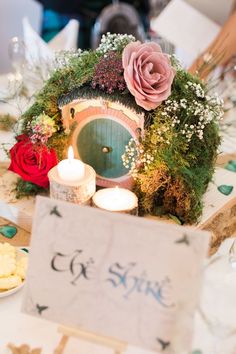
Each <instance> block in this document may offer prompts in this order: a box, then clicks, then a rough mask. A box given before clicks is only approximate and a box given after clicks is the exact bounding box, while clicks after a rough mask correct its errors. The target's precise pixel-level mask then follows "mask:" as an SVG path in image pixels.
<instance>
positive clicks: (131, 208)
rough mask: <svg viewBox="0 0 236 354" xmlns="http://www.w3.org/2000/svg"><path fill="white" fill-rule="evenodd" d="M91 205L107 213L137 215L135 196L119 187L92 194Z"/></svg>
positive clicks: (136, 199)
mask: <svg viewBox="0 0 236 354" xmlns="http://www.w3.org/2000/svg"><path fill="white" fill-rule="evenodd" d="M92 205H93V206H94V207H97V208H100V209H103V210H107V211H113V212H118V213H126V214H131V215H137V214H138V198H137V196H136V195H135V194H134V193H133V192H131V191H130V190H128V189H124V188H119V187H115V188H105V189H100V190H99V191H97V192H96V193H95V194H94V196H93V198H92Z"/></svg>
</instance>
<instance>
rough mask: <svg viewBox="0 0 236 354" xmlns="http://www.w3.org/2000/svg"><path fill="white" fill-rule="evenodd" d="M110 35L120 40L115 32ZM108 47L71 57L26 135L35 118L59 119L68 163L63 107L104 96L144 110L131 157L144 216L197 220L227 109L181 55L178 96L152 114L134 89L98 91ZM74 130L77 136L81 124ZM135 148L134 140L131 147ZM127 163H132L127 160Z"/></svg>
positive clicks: (23, 191) (30, 114) (58, 145)
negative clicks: (141, 134) (184, 63)
mask: <svg viewBox="0 0 236 354" xmlns="http://www.w3.org/2000/svg"><path fill="white" fill-rule="evenodd" d="M109 40H111V41H112V37H111V36H110V39H109ZM131 40H132V39H131V38H128V37H121V38H120V39H119V40H118V41H117V43H116V44H115V45H116V51H117V52H118V53H121V52H122V50H123V48H124V45H126V44H127V43H128V42H130V41H131ZM100 49H101V50H100V51H99V50H97V51H86V52H82V53H81V54H80V55H79V56H71V57H70V58H69V60H68V62H67V64H66V65H64V66H62V67H61V68H60V69H57V70H56V71H55V72H54V73H53V74H52V76H51V77H50V78H49V80H48V81H47V82H46V83H45V86H44V87H43V88H42V90H41V91H40V92H39V93H38V94H37V95H36V100H35V103H34V104H33V105H32V106H31V107H30V108H29V109H28V110H27V111H26V112H25V113H24V114H23V116H22V130H23V132H26V133H27V134H28V133H29V127H30V124H29V122H31V121H32V120H33V119H34V117H37V116H39V115H40V114H42V113H44V114H46V115H48V116H50V117H51V118H53V119H54V120H55V123H56V126H57V127H58V131H57V132H55V133H54V134H53V135H52V136H51V137H50V138H49V140H48V142H47V146H48V147H49V148H54V149H55V150H56V152H57V155H58V158H59V160H61V159H62V158H64V157H65V152H66V150H67V145H68V141H69V139H70V136H69V135H66V134H65V132H64V128H63V125H62V121H61V112H60V108H61V107H63V106H64V105H66V104H68V103H70V102H72V101H73V100H76V99H78V98H81V99H83V98H86V99H93V98H98V97H101V98H103V99H104V100H108V101H113V102H119V103H121V104H123V105H125V106H127V107H129V108H132V109H133V110H134V111H135V112H137V113H144V116H145V134H144V137H140V141H139V145H138V148H137V155H136V156H135V157H134V155H132V154H130V156H131V161H134V163H133V164H134V165H135V166H133V170H132V174H133V176H134V177H135V181H136V183H135V192H136V193H137V195H138V197H139V209H140V214H144V213H150V214H154V215H163V214H167V215H170V216H171V218H172V219H174V220H175V221H176V222H177V221H178V222H179V223H194V222H196V221H197V219H198V218H199V216H200V215H201V212H202V196H203V194H204V193H205V191H206V188H207V185H208V183H209V182H210V181H211V179H212V175H213V172H214V164H215V160H216V156H217V148H218V146H219V143H220V138H219V130H218V123H217V119H218V117H219V116H220V114H221V109H220V104H219V102H218V101H217V99H216V98H212V97H211V96H210V94H209V93H208V89H207V87H206V86H205V85H204V84H203V83H202V82H201V81H200V79H199V78H198V77H197V76H192V75H190V74H189V73H188V72H186V71H184V70H182V69H181V68H180V67H179V64H178V63H177V61H176V60H175V59H173V58H172V63H173V65H174V66H175V68H176V76H175V80H174V82H173V85H172V92H171V95H170V96H169V98H168V100H166V101H165V102H163V103H162V104H161V105H160V106H158V107H157V108H156V109H155V110H154V111H151V112H147V111H145V110H143V109H142V108H141V107H140V106H138V105H137V104H136V102H135V99H134V97H133V96H132V95H131V94H130V93H129V91H128V90H125V91H124V92H122V93H121V92H119V91H118V90H114V92H113V93H111V94H108V93H106V92H104V91H102V90H100V89H98V88H96V89H93V88H92V86H91V81H92V79H93V77H94V72H95V66H96V64H97V63H99V61H100V59H101V58H102V57H103V55H104V53H106V52H107V51H108V50H111V47H109V43H108V42H107V43H105V44H104V45H103V46H102V47H101V48H100ZM70 134H73V128H72V129H71V132H70ZM132 149H133V145H132V144H131V145H130V150H129V152H132V151H133V150H132ZM132 159H133V160H132ZM128 160H129V158H128ZM123 161H124V165H125V166H127V165H128V163H129V162H127V159H126V157H124V158H123ZM137 161H138V162H139V164H138V165H137ZM40 191H41V189H38V187H37V186H35V185H34V184H32V183H29V182H24V181H21V180H20V181H19V182H18V184H17V189H16V193H17V196H18V197H20V196H25V195H32V194H33V195H35V194H37V193H38V192H40Z"/></svg>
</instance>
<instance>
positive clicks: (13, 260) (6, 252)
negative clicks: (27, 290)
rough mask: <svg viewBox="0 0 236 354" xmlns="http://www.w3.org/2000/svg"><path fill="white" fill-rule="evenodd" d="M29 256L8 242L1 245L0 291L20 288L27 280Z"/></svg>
mask: <svg viewBox="0 0 236 354" xmlns="http://www.w3.org/2000/svg"><path fill="white" fill-rule="evenodd" d="M27 266H28V256H27V255H26V254H25V253H23V252H20V251H17V248H16V247H14V246H11V245H10V244H9V243H8V242H4V243H0V291H1V292H2V291H6V290H10V289H13V288H16V287H18V286H19V285H21V284H22V282H23V281H24V279H25V275H26V269H27Z"/></svg>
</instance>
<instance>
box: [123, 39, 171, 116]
mask: <svg viewBox="0 0 236 354" xmlns="http://www.w3.org/2000/svg"><path fill="white" fill-rule="evenodd" d="M122 62H123V68H124V78H125V82H126V84H127V87H128V89H129V91H130V92H131V93H132V95H133V96H134V97H135V101H136V103H137V104H138V105H139V106H141V107H143V108H144V109H146V110H147V111H150V110H151V109H155V108H156V107H157V106H159V105H160V104H161V103H162V101H164V100H166V99H167V98H168V97H169V95H170V93H171V84H172V82H173V79H174V76H175V70H174V69H173V68H172V66H171V63H170V60H169V58H168V56H167V55H166V54H163V53H162V51H161V47H160V46H159V45H158V44H156V43H154V42H149V43H143V44H141V43H140V42H132V43H129V44H128V45H127V46H126V47H125V49H124V51H123V54H122Z"/></svg>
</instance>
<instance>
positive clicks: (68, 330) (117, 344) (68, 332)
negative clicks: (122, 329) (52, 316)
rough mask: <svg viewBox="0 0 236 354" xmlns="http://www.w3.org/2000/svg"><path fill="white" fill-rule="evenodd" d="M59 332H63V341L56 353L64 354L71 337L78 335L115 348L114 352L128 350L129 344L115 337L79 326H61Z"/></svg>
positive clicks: (118, 352)
mask: <svg viewBox="0 0 236 354" xmlns="http://www.w3.org/2000/svg"><path fill="white" fill-rule="evenodd" d="M58 332H60V333H62V335H63V336H62V338H61V341H60V343H59V345H58V347H57V348H56V349H55V350H54V354H62V353H63V350H64V348H65V345H66V343H67V341H68V339H69V337H77V338H80V339H83V340H85V341H88V342H91V343H94V344H99V345H103V346H105V347H108V348H112V349H113V350H114V354H122V352H124V351H125V350H126V347H127V344H126V343H125V342H122V341H119V340H117V339H114V338H110V337H105V336H100V335H98V334H96V333H92V332H87V331H84V330H81V329H78V328H72V327H67V326H59V328H58Z"/></svg>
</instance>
